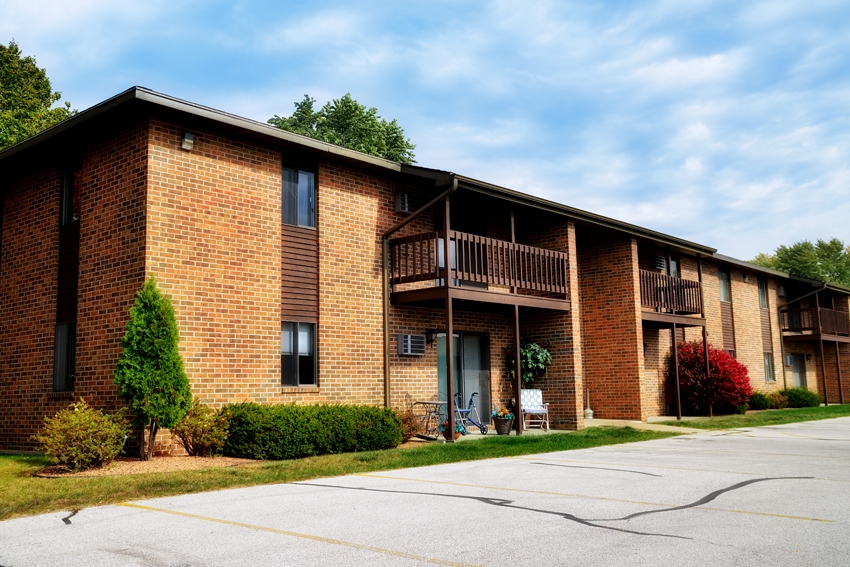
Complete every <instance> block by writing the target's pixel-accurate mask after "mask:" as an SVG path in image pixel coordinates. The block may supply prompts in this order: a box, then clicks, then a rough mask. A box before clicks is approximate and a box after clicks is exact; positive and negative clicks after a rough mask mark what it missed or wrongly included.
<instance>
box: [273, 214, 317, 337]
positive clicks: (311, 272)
mask: <svg viewBox="0 0 850 567" xmlns="http://www.w3.org/2000/svg"><path fill="white" fill-rule="evenodd" d="M280 268H281V278H280V283H281V286H280V288H281V289H280V292H281V320H282V321H301V322H304V323H317V322H318V320H319V233H318V231H317V230H316V229H314V228H311V227H300V226H293V225H288V224H284V225H282V226H281V266H280Z"/></svg>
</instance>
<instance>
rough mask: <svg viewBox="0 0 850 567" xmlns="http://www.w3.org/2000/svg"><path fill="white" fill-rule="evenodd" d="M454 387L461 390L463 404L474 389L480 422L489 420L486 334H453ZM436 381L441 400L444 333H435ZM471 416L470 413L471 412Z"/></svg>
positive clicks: (444, 385) (444, 388) (444, 383)
mask: <svg viewBox="0 0 850 567" xmlns="http://www.w3.org/2000/svg"><path fill="white" fill-rule="evenodd" d="M452 346H453V348H454V358H455V376H454V389H455V392H456V393H460V394H461V399H462V400H463V403H461V404H460V406H461V407H466V405H467V404H468V403H469V397H470V396H471V395H472V393H473V392H478V396H476V398H475V405H476V406H477V408H478V414H479V416H480V417H481V419H482V420H483V421H482V423H490V353H489V348H488V347H489V344H488V341H487V336H486V335H478V334H466V333H461V334H456V335H455V336H454V343H453V345H452ZM437 381H438V393H439V398H440V399H441V400H445V399H446V396H447V394H448V387H447V386H448V383H447V380H446V334H445V333H440V334H438V335H437ZM473 417H474V415H473Z"/></svg>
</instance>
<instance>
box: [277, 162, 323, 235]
mask: <svg viewBox="0 0 850 567" xmlns="http://www.w3.org/2000/svg"><path fill="white" fill-rule="evenodd" d="M283 222H284V223H285V224H294V225H298V226H310V227H315V226H316V175H315V174H314V173H311V172H309V171H304V170H301V169H293V168H289V167H284V168H283Z"/></svg>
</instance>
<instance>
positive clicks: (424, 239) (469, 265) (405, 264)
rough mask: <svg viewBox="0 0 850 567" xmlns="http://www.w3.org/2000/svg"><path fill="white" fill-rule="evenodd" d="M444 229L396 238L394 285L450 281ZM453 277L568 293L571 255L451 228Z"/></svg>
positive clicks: (393, 243)
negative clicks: (568, 268) (447, 270)
mask: <svg viewBox="0 0 850 567" xmlns="http://www.w3.org/2000/svg"><path fill="white" fill-rule="evenodd" d="M441 234H442V233H440V232H426V233H422V234H415V235H413V236H406V237H403V238H394V239H392V240H390V270H391V272H390V283H391V284H392V285H396V284H404V283H412V282H422V281H434V282H436V284H437V285H443V282H445V277H446V275H445V271H446V270H445V261H444V258H443V256H444V253H443V250H444V245H443V238H442V236H441ZM449 243H450V244H449V246H450V255H451V258H450V262H449V276H448V277H450V278H452V281H459V282H475V283H478V284H487V285H497V286H506V287H515V288H517V289H522V290H529V291H540V292H548V293H555V294H566V293H567V265H568V256H567V254H566V253H564V252H558V251H555V250H547V249H544V248H535V247H533V246H525V245H523V244H514V243H511V242H505V241H504V240H496V239H494V238H486V237H484V236H477V235H474V234H467V233H464V232H457V231H450V233H449Z"/></svg>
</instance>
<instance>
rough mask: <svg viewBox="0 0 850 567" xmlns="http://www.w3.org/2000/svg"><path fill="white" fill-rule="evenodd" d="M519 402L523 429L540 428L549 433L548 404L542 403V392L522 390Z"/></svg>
mask: <svg viewBox="0 0 850 567" xmlns="http://www.w3.org/2000/svg"><path fill="white" fill-rule="evenodd" d="M520 401H521V404H522V419H523V423H524V424H525V428H526V429H528V428H529V427H540V428H541V429H544V430H546V431H549V404H548V403H543V390H537V389H528V390H522V393H521V395H520Z"/></svg>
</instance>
